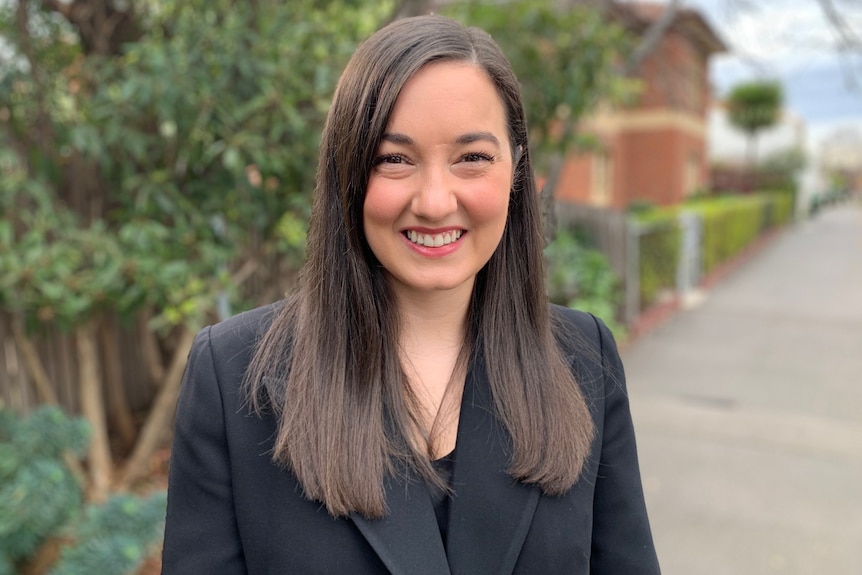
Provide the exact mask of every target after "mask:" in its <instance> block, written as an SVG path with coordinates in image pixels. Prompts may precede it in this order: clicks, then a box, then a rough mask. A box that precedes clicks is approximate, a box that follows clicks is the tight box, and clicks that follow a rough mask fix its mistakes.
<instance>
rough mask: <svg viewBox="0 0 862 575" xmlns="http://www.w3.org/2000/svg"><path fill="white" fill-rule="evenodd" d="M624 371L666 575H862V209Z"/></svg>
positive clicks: (727, 288)
mask: <svg viewBox="0 0 862 575" xmlns="http://www.w3.org/2000/svg"><path fill="white" fill-rule="evenodd" d="M623 359H624V361H625V364H626V371H627V375H628V382H629V389H630V391H631V397H632V410H633V413H634V419H635V425H636V429H637V433H638V444H639V449H640V456H641V467H642V472H643V478H644V486H645V489H646V494H647V505H648V507H649V511H650V517H651V519H652V524H653V531H654V535H655V539H656V545H657V547H658V552H659V558H660V560H661V563H662V570H663V573H664V575H760V574H769V575H772V574H776V573H780V574H788V575H820V574H823V575H827V574H828V575H862V202H857V203H856V204H851V205H844V206H841V207H835V208H830V209H829V210H827V211H826V212H823V213H821V214H820V215H818V216H817V217H816V218H815V219H813V220H810V221H806V222H803V223H799V224H797V225H795V226H794V227H793V228H791V229H790V230H788V231H787V232H784V233H782V234H781V235H780V236H779V237H778V238H777V239H776V240H775V241H774V242H773V243H771V244H770V245H768V246H767V247H766V248H765V249H764V250H763V251H762V252H760V253H759V254H757V255H756V256H755V257H753V258H752V259H751V260H750V261H748V262H746V263H745V264H744V265H743V266H742V267H741V268H740V269H738V270H736V271H735V272H733V273H732V274H731V275H729V276H728V277H727V278H726V279H724V280H723V281H722V282H721V284H719V285H718V286H716V287H715V288H714V289H713V290H712V292H711V293H709V294H708V295H707V298H706V300H705V301H704V302H703V303H702V305H700V306H699V307H697V308H696V309H692V310H687V311H682V312H679V313H677V314H676V315H675V316H674V317H672V318H671V319H670V320H668V321H667V322H666V323H664V324H663V325H661V326H659V327H658V328H656V329H655V330H654V331H652V332H650V333H648V334H647V335H645V336H643V337H642V339H640V340H638V341H636V342H635V343H634V344H633V345H631V346H630V347H629V348H628V349H627V350H626V351H625V352H624V355H623Z"/></svg>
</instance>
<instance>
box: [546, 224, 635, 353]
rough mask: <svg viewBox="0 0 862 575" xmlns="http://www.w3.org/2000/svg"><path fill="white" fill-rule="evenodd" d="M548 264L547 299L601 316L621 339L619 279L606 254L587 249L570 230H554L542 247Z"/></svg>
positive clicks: (622, 332) (622, 331) (623, 332)
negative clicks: (618, 312) (618, 313)
mask: <svg viewBox="0 0 862 575" xmlns="http://www.w3.org/2000/svg"><path fill="white" fill-rule="evenodd" d="M545 257H546V259H547V264H548V281H547V289H548V299H549V300H550V301H551V302H552V303H556V304H559V305H563V306H566V307H571V308H577V309H579V310H581V311H586V312H589V313H592V314H594V315H596V316H597V317H599V318H601V319H602V320H603V321H604V322H605V323H606V324H607V325H608V327H610V328H611V330H612V331H613V332H614V335H615V336H616V337H617V338H618V339H621V338H622V337H623V336H624V334H625V329H624V327H623V326H622V324H621V323H619V322H618V321H617V320H616V315H617V313H616V312H617V309H618V308H619V306H620V303H621V299H620V298H621V294H620V290H619V280H618V278H617V277H616V274H615V273H614V271H613V270H612V269H611V267H610V265H609V264H608V261H607V259H606V258H605V256H604V255H603V254H602V253H601V252H600V251H598V250H596V249H592V248H588V247H586V246H584V245H583V243H582V242H580V241H578V240H577V239H576V237H575V236H574V234H572V233H571V232H570V231H568V230H565V229H561V230H558V231H557V234H556V237H555V239H554V241H553V242H552V243H551V244H549V245H548V247H547V248H545Z"/></svg>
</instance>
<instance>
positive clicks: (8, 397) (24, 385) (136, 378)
mask: <svg viewBox="0 0 862 575" xmlns="http://www.w3.org/2000/svg"><path fill="white" fill-rule="evenodd" d="M109 321H110V324H111V327H113V328H115V330H114V333H116V334H117V342H116V343H117V348H118V353H119V359H120V362H119V363H120V367H121V370H122V381H123V388H124V390H125V392H126V398H127V401H128V403H129V406H130V407H131V409H132V410H133V411H136V410H140V409H143V408H145V407H146V406H147V405H149V403H150V401H151V400H152V398H153V397H154V395H155V392H156V389H155V388H154V387H153V384H152V382H151V381H150V378H149V375H148V371H147V367H146V360H145V358H144V356H143V353H142V346H141V345H140V339H139V337H138V330H137V326H135V325H124V324H122V323H120V322H118V321H117V320H116V319H111V320H109ZM30 339H31V341H32V342H33V343H34V344H35V348H36V352H37V353H38V355H39V358H40V359H41V362H42V365H43V367H44V368H45V371H46V373H47V376H48V379H49V381H50V383H51V387H53V389H54V391H55V393H56V394H57V399H58V401H59V403H60V405H61V406H62V407H63V408H64V409H66V410H67V411H68V412H69V413H74V414H77V413H79V412H80V406H79V405H78V391H77V385H78V383H77V382H78V361H77V355H76V349H75V340H74V336H73V335H72V334H71V333H64V332H62V331H60V330H58V329H50V330H43V331H41V332H39V333H37V334H30ZM0 347H2V349H0V401H2V403H3V405H5V406H6V407H10V408H12V409H14V410H16V411H19V412H26V411H29V410H30V409H33V408H34V407H35V406H36V405H37V403H38V401H37V397H36V394H35V391H34V387H33V385H32V382H31V381H30V379H29V377H28V376H27V369H26V360H25V357H24V354H23V353H22V350H21V349H19V347H18V345H16V343H15V337H14V332H13V330H12V326H11V324H10V322H9V319H8V318H0ZM101 367H102V373H103V374H104V373H106V371H105V366H104V365H102V366H101Z"/></svg>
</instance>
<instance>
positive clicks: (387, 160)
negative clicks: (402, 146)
mask: <svg viewBox="0 0 862 575" xmlns="http://www.w3.org/2000/svg"><path fill="white" fill-rule="evenodd" d="M406 162H407V158H405V157H404V156H402V155H401V154H384V155H383V156H380V157H378V158H377V159H376V160H374V165H375V166H379V165H380V164H404V163H406Z"/></svg>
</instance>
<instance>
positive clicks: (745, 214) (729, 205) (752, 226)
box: [687, 192, 793, 274]
mask: <svg viewBox="0 0 862 575" xmlns="http://www.w3.org/2000/svg"><path fill="white" fill-rule="evenodd" d="M687 209H688V210H690V211H693V212H695V213H696V214H698V215H699V216H700V217H701V219H702V221H703V237H702V238H701V258H702V259H701V261H702V264H703V268H702V271H703V273H704V274H707V273H709V272H711V271H713V270H714V269H715V268H716V267H717V266H719V265H721V264H722V263H724V262H726V261H728V260H730V259H731V258H733V257H734V256H735V255H737V254H738V253H740V252H741V251H742V250H744V249H745V248H746V247H748V246H749V245H751V244H752V243H753V242H754V241H755V240H757V238H759V237H760V236H761V235H762V234H763V233H764V232H766V231H767V230H769V229H770V228H772V227H775V226H777V225H783V224H785V223H787V222H788V221H789V220H790V217H791V216H792V214H793V195H792V194H789V193H784V192H762V193H758V194H752V195H747V196H738V195H734V196H721V197H716V198H710V199H706V200H700V201H697V202H692V203H690V204H687Z"/></svg>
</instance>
